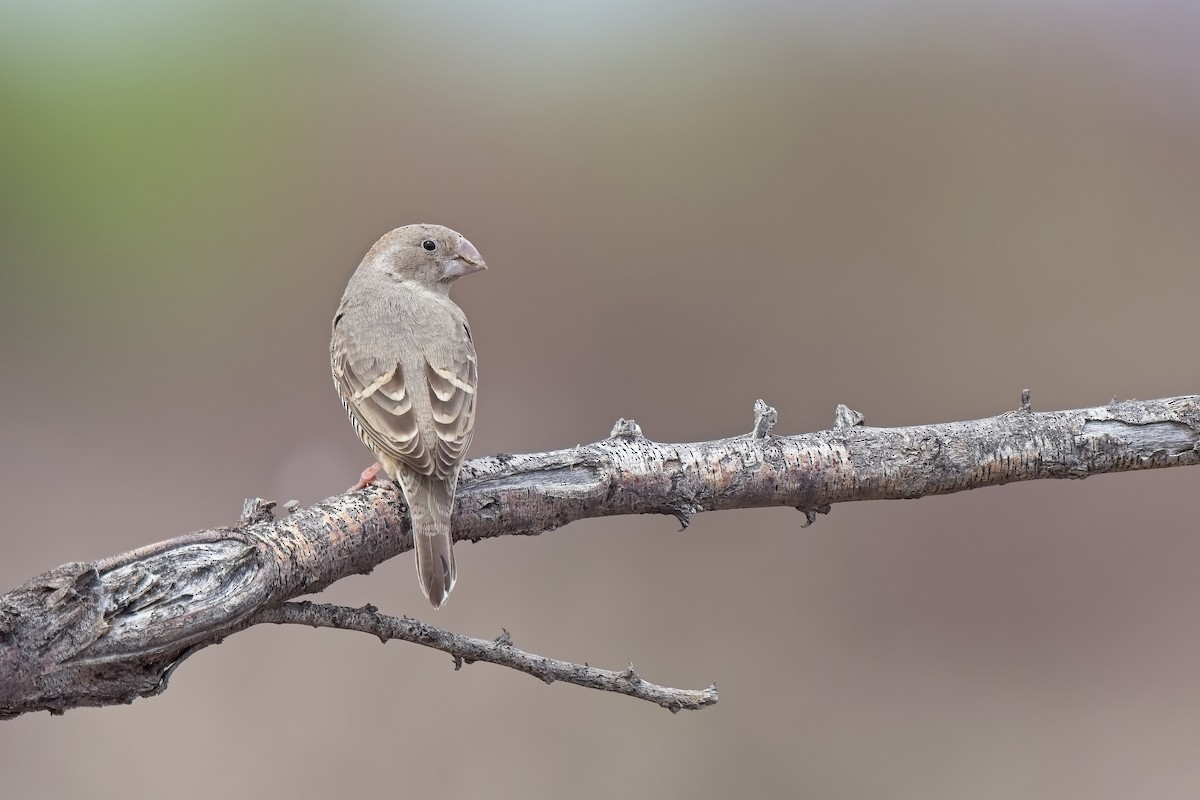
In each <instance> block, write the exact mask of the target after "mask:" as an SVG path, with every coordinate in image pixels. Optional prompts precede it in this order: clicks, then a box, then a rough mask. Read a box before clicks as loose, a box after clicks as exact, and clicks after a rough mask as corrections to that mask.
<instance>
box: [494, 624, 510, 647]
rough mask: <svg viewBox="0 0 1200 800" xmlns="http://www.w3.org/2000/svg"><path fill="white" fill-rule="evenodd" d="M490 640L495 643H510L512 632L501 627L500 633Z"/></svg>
mask: <svg viewBox="0 0 1200 800" xmlns="http://www.w3.org/2000/svg"><path fill="white" fill-rule="evenodd" d="M492 641H493V642H495V643H496V644H506V645H511V644H512V634H511V633H509V632H508V629H507V628H501V629H500V635H499V636H497V637H496V638H495V639H492Z"/></svg>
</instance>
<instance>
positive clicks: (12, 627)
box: [0, 396, 1200, 718]
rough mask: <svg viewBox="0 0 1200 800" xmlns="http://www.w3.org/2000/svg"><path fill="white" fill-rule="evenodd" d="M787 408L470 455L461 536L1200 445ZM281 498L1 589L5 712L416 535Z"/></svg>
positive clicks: (356, 496) (1125, 418)
mask: <svg viewBox="0 0 1200 800" xmlns="http://www.w3.org/2000/svg"><path fill="white" fill-rule="evenodd" d="M774 420H775V411H774V409H771V408H769V407H768V406H766V405H765V404H763V403H761V401H760V402H759V404H757V405H756V416H755V423H754V427H753V430H752V432H751V433H750V434H748V435H745V436H738V437H733V438H729V439H720V440H717V441H710V442H699V443H694V444H662V443H657V442H652V441H650V440H649V439H647V438H645V437H644V436H643V435H642V433H641V431H640V429H638V427H637V425H635V424H634V423H633V422H632V421H625V420H621V421H620V422H618V424H617V426H616V427H615V428H614V429H613V433H612V435H611V436H610V437H609V438H608V439H605V440H603V441H600V442H596V443H594V444H589V445H581V446H578V447H574V448H571V449H567V450H558V451H554V452H548V453H535V454H528V455H499V456H493V457H487V458H479V459H475V460H473V461H470V462H468V463H467V464H466V465H465V467H464V469H463V474H462V479H461V482H460V485H459V493H458V502H457V505H456V510H455V516H454V523H453V524H454V536H455V538H456V539H459V540H462V539H469V540H472V541H478V540H480V539H487V538H492V537H496V536H503V535H511V534H526V535H532V534H538V533H542V532H544V531H549V530H553V529H555V528H557V527H560V526H562V525H565V524H567V523H569V522H573V521H575V520H579V519H585V518H589V517H602V516H612V515H617V514H671V515H673V516H675V517H676V518H678V519H679V520H680V522H681V523H682V524H683V525H684V526H685V527H686V525H687V523H688V520H689V519H690V518H691V517H692V516H693V515H694V514H696V513H698V512H701V511H711V510H716V509H733V508H755V507H763V506H792V507H795V508H798V509H800V510H801V511H803V512H804V513H805V514H806V516H807V518H808V522H811V521H812V520H813V519H815V517H816V515H817V514H818V513H827V512H828V511H829V508H830V506H831V505H832V504H835V503H840V502H848V501H852V500H881V499H896V498H915V497H923V496H926V495H933V494H947V493H950V492H959V491H965V490H967V489H974V488H978V487H982V486H995V485H1000V484H1005V483H1011V482H1014V481H1024V480H1038V479H1043V478H1085V477H1088V476H1090V475H1097V474H1101V473H1108V472H1122V471H1130V470H1140V469H1153V468H1161V467H1172V466H1185V465H1194V464H1197V463H1200V397H1197V396H1187V397H1176V398H1169V399H1164V400H1151V401H1141V402H1139V401H1128V402H1123V403H1113V404H1110V405H1108V406H1103V407H1099V408H1090V409H1083V410H1075V411H1058V412H1049V413H1034V412H1032V411H1031V410H1030V409H1029V405H1028V400H1027V397H1026V398H1023V400H1022V405H1021V407H1020V408H1019V409H1018V410H1016V411H1011V412H1008V413H1006V414H1002V415H1000V416H998V417H992V418H989V419H983V420H975V421H970V422H952V423H946V424H941V425H921V426H914V427H904V428H873V427H869V426H866V425H865V424H863V422H862V415H861V414H857V413H856V412H853V411H850V410H849V409H847V408H845V407H844V406H843V407H839V409H838V413H837V417H836V421H835V427H834V428H833V429H831V430H827V431H821V432H818V433H810V434H804V435H800V436H777V435H775V434H774V432H773V426H774ZM271 505H272V504H269V503H267V502H265V501H259V500H255V501H248V503H247V506H246V508H245V509H244V510H243V513H242V519H241V521H240V522H239V523H238V524H237V525H236V526H234V527H230V528H215V529H212V530H206V531H199V532H197V533H192V534H188V535H186V536H182V537H179V538H177V539H172V540H169V541H165V542H161V543H159V544H155V545H150V546H148V547H143V548H140V549H138V550H134V551H131V552H129V553H125V554H122V555H118V556H114V557H112V558H108V559H104V560H102V561H98V562H95V563H90V564H80V563H72V564H67V565H64V566H62V567H59V568H58V569H55V570H52V571H50V572H47V573H45V574H43V575H39V576H37V577H36V578H33V579H32V580H30V581H29V582H28V583H26V584H25V585H24V586H21V587H20V588H18V589H16V590H14V591H12V592H9V593H8V594H6V595H4V596H3V597H0V718H7V717H14V716H17V715H19V714H23V713H25V712H28V711H35V710H48V711H51V712H52V713H60V712H62V711H63V710H65V709H68V708H73V707H76V706H98V705H109V704H116V703H129V702H132V701H133V700H134V699H135V698H137V697H140V696H147V695H153V694H157V693H159V692H161V691H163V689H165V687H166V683H167V678H168V677H169V676H170V675H171V672H172V671H173V669H174V668H175V666H177V665H178V664H179V663H180V662H181V661H182V659H184V658H186V657H187V656H189V655H190V654H192V653H193V652H195V651H197V650H198V649H200V648H202V647H205V646H207V645H210V644H215V643H217V642H220V641H221V640H222V639H223V638H224V637H225V636H228V635H229V634H231V633H235V632H237V631H239V630H242V629H244V628H246V627H249V626H250V625H253V624H257V623H260V622H277V621H289V620H285V619H281V618H280V614H275V615H274V616H272V614H270V613H267V612H268V610H270V609H277V608H279V607H281V606H282V604H284V603H285V602H286V601H288V600H290V599H292V598H294V597H298V596H300V595H305V594H311V593H314V592H319V591H321V590H322V589H324V588H325V587H326V586H328V585H330V584H331V583H333V582H334V581H336V580H338V579H340V578H343V577H345V576H347V575H352V574H356V573H365V572H369V571H370V570H371V569H372V568H373V567H375V566H376V565H377V564H379V563H381V562H382V561H384V560H386V559H388V558H391V557H392V556H395V555H397V554H398V553H401V552H404V551H405V550H408V549H410V548H411V540H410V535H409V529H408V519H407V514H406V513H405V512H406V510H405V508H404V505H403V500H402V499H401V498H400V497H399V496H398V493H397V492H396V491H395V489H394V488H393V487H389V486H372V487H368V488H367V489H365V490H362V491H359V492H355V493H352V494H343V495H340V496H336V497H331V498H329V499H327V500H324V501H322V502H320V503H317V504H315V505H313V506H310V507H308V508H304V509H298V510H295V511H294V512H293V513H291V514H290V515H288V516H286V517H284V518H283V519H280V520H278V521H276V520H275V519H273V518H272V515H271ZM332 618H333V617H331V619H332ZM330 624H333V623H330ZM363 624H364V623H363V622H362V620H361V619H360V620H358V622H357V623H356V625H357V626H358V628H357V629H361V628H362V625H363ZM389 624H390V623H389ZM380 625H381V626H382V625H383V623H380ZM348 627H354V626H349V625H348ZM395 627H397V626H394V625H393V626H391V628H395ZM391 628H388V630H389V631H390V630H391ZM380 629H383V628H382V627H381V628H380ZM375 632H376V633H377V635H381V634H379V633H378V631H375ZM397 638H402V637H397ZM426 638H427V639H430V641H419V643H423V644H428V645H430V646H437V645H436V644H435V643H431V641H432V639H436V638H437V637H426ZM410 640H412V641H418V639H410ZM464 646H465V645H464ZM442 649H445V648H442ZM447 652H453V651H451V650H447ZM471 652H475V651H471ZM480 652H482V651H480ZM510 655H511V654H510ZM505 657H506V658H507V657H508V656H505ZM532 657H533V658H540V657H537V656H532ZM480 660H484V659H483V658H482V657H481V658H480ZM493 660H496V659H493ZM525 671H528V672H530V674H536V672H533V671H532V670H531V669H526V670H525ZM556 679H557V678H556ZM563 679H565V678H563ZM639 680H640V678H639ZM584 685H590V684H587V683H584ZM679 691H682V690H679ZM626 693H629V692H626ZM715 696H716V695H715V691H713V693H712V700H713V701H715ZM647 699H649V698H647Z"/></svg>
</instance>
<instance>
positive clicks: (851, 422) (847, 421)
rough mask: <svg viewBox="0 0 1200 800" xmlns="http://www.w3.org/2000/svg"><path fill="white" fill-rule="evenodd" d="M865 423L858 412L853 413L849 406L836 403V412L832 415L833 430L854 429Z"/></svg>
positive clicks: (864, 418) (865, 419) (864, 419)
mask: <svg viewBox="0 0 1200 800" xmlns="http://www.w3.org/2000/svg"><path fill="white" fill-rule="evenodd" d="M866 421H867V418H866V417H864V416H863V415H862V414H861V413H860V412H858V411H855V410H854V409H852V408H850V407H849V406H846V405H843V404H842V403H838V407H837V411H835V412H834V413H833V427H834V430H844V429H846V428H855V427H858V426H859V425H862V424H863V423H865V422H866Z"/></svg>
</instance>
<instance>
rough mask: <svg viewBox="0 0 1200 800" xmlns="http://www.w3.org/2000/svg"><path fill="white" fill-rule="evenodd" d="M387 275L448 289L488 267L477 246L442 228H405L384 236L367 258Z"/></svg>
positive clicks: (424, 226)
mask: <svg viewBox="0 0 1200 800" xmlns="http://www.w3.org/2000/svg"><path fill="white" fill-rule="evenodd" d="M365 260H366V261H367V262H368V263H370V264H372V265H373V266H375V267H376V268H377V269H380V270H381V271H382V272H384V273H385V274H386V275H388V276H390V277H393V278H395V279H398V280H401V281H415V282H417V283H420V284H422V285H425V286H428V287H429V288H437V287H441V288H442V289H443V290H445V289H448V288H449V286H450V284H451V283H453V282H454V281H455V280H457V279H458V278H461V277H462V276H463V275H470V274H471V273H472V272H478V271H479V270H481V269H487V264H486V263H485V262H484V260H483V256H481V255H479V251H478V250H476V249H475V245H473V244H471V243H470V242H469V241H467V238H466V237H465V236H463V235H462V234H461V233H459V232H458V231H453V230H450V229H449V228H447V227H444V226H442V225H424V224H422V225H405V226H404V227H403V228H396V229H395V230H394V231H391V232H389V233H387V234H385V235H384V236H383V238H381V239H380V240H379V241H378V242H376V243H375V246H374V247H372V248H371V252H369V253H368V254H367V258H366V259H365Z"/></svg>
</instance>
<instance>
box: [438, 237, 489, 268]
mask: <svg viewBox="0 0 1200 800" xmlns="http://www.w3.org/2000/svg"><path fill="white" fill-rule="evenodd" d="M481 269H487V264H486V263H484V260H483V256H481V255H479V251H478V250H476V249H475V245H473V244H471V243H470V242H468V241H467V238H466V237H465V236H459V237H458V247H456V248H454V257H453V258H451V259H450V260H449V261H447V262H446V267H445V269H443V270H442V277H443V278H461V277H462V276H463V275H470V274H471V273H472V272H479V270H481Z"/></svg>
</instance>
